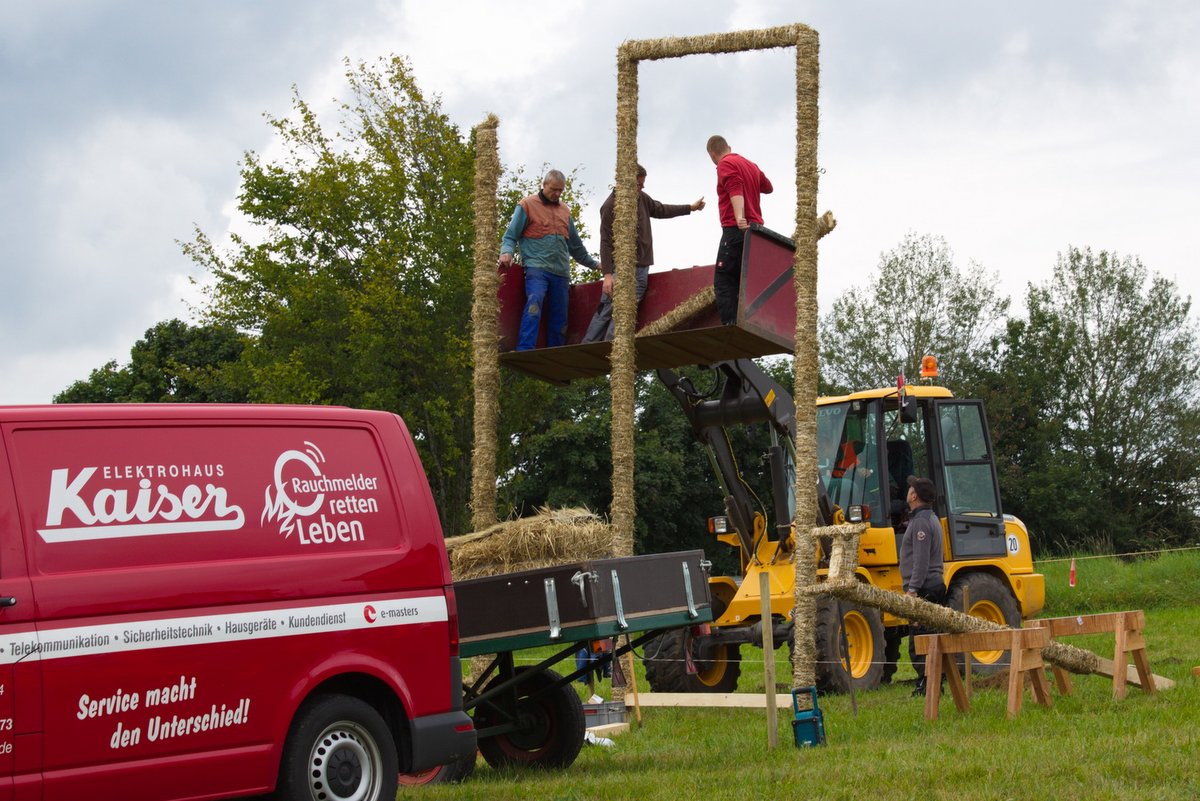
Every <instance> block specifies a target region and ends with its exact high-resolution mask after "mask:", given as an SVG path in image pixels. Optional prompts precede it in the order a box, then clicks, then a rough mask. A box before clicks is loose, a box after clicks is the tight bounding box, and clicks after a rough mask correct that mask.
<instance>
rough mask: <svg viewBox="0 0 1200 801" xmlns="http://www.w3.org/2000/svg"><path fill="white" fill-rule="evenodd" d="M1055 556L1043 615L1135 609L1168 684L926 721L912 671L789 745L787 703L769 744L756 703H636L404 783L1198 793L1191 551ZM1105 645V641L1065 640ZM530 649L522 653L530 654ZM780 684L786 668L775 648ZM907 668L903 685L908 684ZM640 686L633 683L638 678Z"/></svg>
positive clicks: (832, 707) (947, 713)
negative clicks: (1072, 560)
mask: <svg viewBox="0 0 1200 801" xmlns="http://www.w3.org/2000/svg"><path fill="white" fill-rule="evenodd" d="M1068 568H1069V564H1068V562H1066V561H1061V562H1046V563H1045V564H1043V565H1040V566H1039V569H1041V570H1042V572H1044V573H1045V574H1046V577H1047V609H1046V612H1045V615H1047V616H1049V615H1056V616H1057V615H1068V614H1079V613H1087V612H1103V611H1118V610H1121V609H1145V610H1146V617H1147V629H1146V636H1147V645H1148V652H1149V658H1150V666H1151V669H1152V670H1153V671H1154V672H1155V673H1157V674H1159V675H1162V676H1166V677H1168V678H1171V679H1174V680H1175V681H1176V682H1177V687H1176V688H1175V689H1173V690H1170V691H1166V692H1160V693H1158V694H1157V695H1154V696H1150V695H1146V694H1145V693H1143V692H1142V691H1141V690H1138V689H1136V688H1131V691H1130V693H1129V696H1128V697H1127V698H1126V699H1125V700H1123V701H1114V700H1113V699H1112V697H1111V683H1110V681H1109V680H1107V679H1104V678H1101V677H1099V676H1080V677H1075V682H1074V683H1075V692H1074V694H1073V695H1071V696H1067V697H1063V696H1059V695H1058V694H1057V692H1054V693H1053V706H1052V707H1051V708H1049V709H1045V708H1042V707H1039V706H1037V705H1036V704H1033V703H1032V700H1031V699H1030V698H1029V697H1028V695H1027V696H1026V700H1025V705H1024V708H1023V709H1022V711H1021V714H1020V715H1019V716H1018V717H1017V718H1016V719H1014V720H1009V719H1008V718H1007V716H1006V714H1005V705H1006V701H1007V695H1006V692H1005V691H1004V690H1003V689H986V688H984V689H977V691H976V692H975V694H974V695H973V696H972V699H971V710H970V711H969V712H968V713H967V714H965V715H962V714H959V713H958V712H957V711H956V710H955V708H954V704H953V702H952V701H951V700H950V699H949V697H948V695H947V697H944V698H943V700H942V706H941V717H940V719H939V720H937V721H932V722H931V721H926V720H925V719H924V717H923V715H922V701H921V699H918V698H912V697H910V693H911V690H912V685H911V679H912V677H913V673H912V669H911V667H910V666H909V665H908V664H907V663H905V664H902V665H901V668H900V672H899V673H898V674H897V677H896V678H897V680H898V681H897V683H895V684H892V685H889V686H885V687H883V688H881V689H879V690H877V691H873V692H869V693H860V694H859V695H858V697H857V701H858V712H857V714H855V713H854V712H853V711H852V709H851V704H850V699H849V698H848V697H846V696H823V697H822V698H821V701H820V703H821V708H822V711H823V713H824V716H825V724H826V730H827V735H828V744H827V745H826V746H824V747H820V748H814V749H798V748H796V747H795V746H794V745H793V740H792V732H791V711H790V710H780V720H779V727H778V728H779V741H780V746H779V748H777V749H776V750H774V751H769V750H768V749H767V739H766V717H765V713H764V712H763V711H762V710H728V709H723V710H705V709H658V708H654V709H645V710H643V722H642V724H641V725H640V726H638V725H637V724H635V725H634V727H633V730H632V731H631V732H630V733H628V734H623V735H620V736H619V737H617V738H616V740H615V745H614V746H613V747H610V748H605V747H600V746H591V745H585V746H584V750H583V752H582V753H581V754H580V756H579V759H578V760H577V761H576V763H575V764H574V765H573V766H572V767H571V768H569V769H567V770H565V771H562V772H538V771H531V772H511V771H495V770H493V769H491V768H490V767H488V766H487V764H486V763H484V762H483V761H482V760H480V761H479V763H478V766H477V768H476V771H475V774H474V775H473V776H472V777H471V778H470V779H468V780H467V781H466V782H465V783H463V784H460V785H444V786H430V787H424V788H415V789H410V790H407V791H405V792H404V793H402V794H401V797H402V798H413V797H417V796H419V797H421V798H423V799H489V801H491V799H539V801H553V800H556V799H572V800H573V799H579V800H580V801H582V800H583V799H606V800H607V799H626V798H629V799H656V801H657V799H681V800H683V801H710V800H712V801H715V800H717V799H735V798H736V799H755V798H761V799H783V798H805V799H854V801H862V800H863V799H921V800H922V801H925V800H926V799H955V800H956V801H966V800H968V799H969V800H970V801H1002V800H1007V799H1016V800H1018V801H1021V800H1023V799H1034V798H1049V799H1087V800H1088V801H1105V800H1106V799H1112V801H1118V800H1119V801H1138V800H1140V799H1156V801H1170V800H1171V799H1196V798H1200V679H1196V678H1194V677H1192V675H1191V670H1192V667H1193V666H1197V665H1200V636H1198V635H1197V626H1198V624H1200V554H1198V553H1197V552H1195V551H1192V552H1185V553H1177V554H1167V555H1164V556H1162V557H1160V558H1156V559H1142V560H1137V561H1132V562H1124V561H1120V560H1116V559H1111V558H1107V559H1091V558H1087V559H1084V558H1082V557H1081V558H1080V559H1079V560H1078V561H1077V567H1076V576H1077V581H1076V587H1074V588H1070V587H1068V582H1067V571H1068ZM1072 643H1073V644H1079V645H1082V646H1083V647H1090V648H1092V649H1093V650H1095V651H1097V652H1098V653H1100V654H1102V655H1106V654H1107V655H1108V656H1110V657H1111V651H1112V645H1113V644H1112V638H1111V637H1097V638H1085V639H1073V640H1072ZM761 655H762V652H761V651H760V650H758V649H752V648H744V649H743V658H744V659H746V660H747V661H746V663H745V664H744V666H743V675H742V680H741V683H740V685H739V690H740V691H743V692H753V691H756V690H757V691H761V690H762V675H763V671H762V667H761V661H758V660H760V659H761ZM530 656H532V655H530ZM776 662H777V666H778V667H777V669H778V672H779V676H780V678H781V680H783V681H787V680H788V678H789V677H790V670H789V668H788V664H787V660H786V655H785V654H784V653H783V651H782V649H781V650H780V651H778V652H777V660H776ZM905 679H908V680H909V681H905ZM641 686H642V687H643V688H644V687H645V685H644V684H642V685H641Z"/></svg>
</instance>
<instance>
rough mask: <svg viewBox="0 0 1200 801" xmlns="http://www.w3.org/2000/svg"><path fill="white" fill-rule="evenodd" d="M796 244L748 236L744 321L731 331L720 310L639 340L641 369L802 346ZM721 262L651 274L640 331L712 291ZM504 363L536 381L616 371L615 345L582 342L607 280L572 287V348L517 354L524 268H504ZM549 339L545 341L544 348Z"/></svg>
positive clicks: (765, 233) (764, 234)
mask: <svg viewBox="0 0 1200 801" xmlns="http://www.w3.org/2000/svg"><path fill="white" fill-rule="evenodd" d="M794 252H795V250H794V246H793V244H792V241H791V240H790V239H788V238H787V237H785V236H782V235H781V234H777V233H775V232H774V231H771V230H769V229H766V228H756V229H753V230H752V231H751V232H750V235H749V236H747V237H746V244H745V249H744V251H743V254H742V282H741V290H740V292H739V295H738V316H737V324H736V325H729V326H723V325H721V324H720V318H719V317H718V316H717V309H716V306H715V305H713V306H711V307H710V308H709V309H708V310H707V311H705V312H702V313H701V314H699V315H697V316H696V317H693V318H692V319H691V320H688V321H687V322H685V323H683V325H684V326H686V328H679V329H676V330H674V331H670V332H668V333H665V334H658V335H655V336H639V337H637V338H636V339H635V340H634V342H635V348H636V351H637V366H638V369H639V370H649V369H653V368H656V367H670V368H676V367H684V366H687V365H691V364H709V363H712V362H717V361H722V360H724V359H738V358H745V357H755V356H770V355H773V354H778V353H791V352H792V351H793V350H794V349H795V332H796V289H795V283H794V280H793V272H792V264H793V259H794ZM713 269H714V267H713V265H707V266H700V267H690V268H685V269H677V270H664V271H661V272H651V273H650V277H649V281H648V284H647V288H646V296H645V297H644V298H643V300H642V304H641V307H640V309H639V310H638V322H637V328H638V330H641V329H642V328H643V327H644V326H646V325H648V324H650V323H652V322H654V321H655V320H657V319H659V318H660V317H662V316H663V315H665V314H667V313H668V312H670V311H671V310H673V309H674V308H675V307H676V306H678V305H679V304H680V303H682V302H683V301H685V300H687V299H688V298H690V297H692V296H693V295H694V294H695V293H697V292H699V291H700V290H702V289H704V288H705V287H707V286H712V277H713ZM500 273H501V280H500V289H499V292H498V295H499V300H500V319H499V330H500V351H501V355H500V363H501V364H502V365H504V366H505V367H507V368H510V369H513V370H518V371H520V372H523V373H527V374H528V375H531V376H534V377H536V378H541V379H543V380H545V381H549V382H551V383H555V384H565V383H567V382H569V381H572V380H574V379H579V378H591V377H594V376H598V375H605V374H607V373H608V372H609V359H608V354H609V351H610V349H611V347H612V345H611V343H609V342H596V343H592V344H589V345H581V344H579V341H580V340H581V339H582V338H583V335H584V333H585V332H586V331H587V327H588V323H589V322H591V319H592V315H593V314H594V313H595V311H596V306H597V304H598V302H599V299H600V282H599V281H593V282H590V283H586V284H575V285H573V286H572V287H571V294H570V306H569V310H568V315H567V344H566V345H563V346H562V347H557V348H546V347H539V348H537V349H536V350H529V351H519V352H518V351H514V350H513V348H514V347H515V346H516V344H517V333H518V331H519V330H520V325H521V311H522V309H523V308H524V305H525V282H524V271H523V270H522V268H521V267H520V266H519V265H513V266H512V267H508V268H501V270H500ZM544 342H545V334H544V333H543V334H542V336H541V337H539V345H541V344H543V343H544Z"/></svg>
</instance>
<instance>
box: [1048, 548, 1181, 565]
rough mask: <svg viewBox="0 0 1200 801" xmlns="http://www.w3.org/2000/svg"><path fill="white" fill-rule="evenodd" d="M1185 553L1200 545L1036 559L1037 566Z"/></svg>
mask: <svg viewBox="0 0 1200 801" xmlns="http://www.w3.org/2000/svg"><path fill="white" fill-rule="evenodd" d="M1183 551H1200V545H1185V546H1182V547H1179V548H1160V549H1158V550H1156V551H1129V552H1127V553H1108V554H1103V553H1102V554H1094V555H1092V556H1064V557H1062V558H1061V559H1035V560H1034V564H1035V565H1051V564H1055V563H1057V562H1070V561H1071V560H1072V559H1075V560H1076V561H1079V562H1083V561H1086V560H1089V559H1128V558H1132V557H1134V556H1151V555H1158V554H1164V553H1180V552H1183Z"/></svg>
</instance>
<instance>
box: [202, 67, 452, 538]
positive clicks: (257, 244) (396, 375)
mask: <svg viewBox="0 0 1200 801" xmlns="http://www.w3.org/2000/svg"><path fill="white" fill-rule="evenodd" d="M346 78H347V81H348V85H349V89H350V95H351V99H350V100H349V101H348V102H343V103H341V104H340V106H339V114H338V119H337V121H336V123H335V124H334V125H333V130H327V128H326V126H325V125H323V124H322V122H321V121H320V120H319V119H318V115H317V113H316V111H315V110H314V109H313V108H312V107H311V106H310V105H309V104H308V102H306V101H305V100H304V99H302V98H301V97H300V95H299V93H298V92H295V93H294V99H293V114H292V115H290V116H288V117H268V121H269V124H270V125H271V126H272V127H273V128H274V129H275V133H276V138H277V142H278V143H279V144H280V145H281V146H282V150H283V153H282V155H281V156H279V157H278V158H277V159H273V160H267V159H265V158H263V157H262V156H259V155H258V154H255V153H247V154H246V156H245V160H244V163H243V166H242V170H241V192H240V195H239V209H240V211H241V212H242V213H243V214H244V215H245V216H246V217H247V218H248V219H249V220H250V221H251V223H253V225H254V227H255V235H254V237H253V241H251V238H242V237H234V238H233V242H232V245H231V247H230V248H229V249H228V250H227V252H222V251H221V250H219V249H218V248H217V247H216V246H215V245H214V243H213V242H212V241H211V240H210V239H209V238H208V237H207V236H206V235H205V234H204V233H203V232H200V231H198V232H197V234H196V237H195V239H194V240H193V241H192V242H190V243H187V244H186V245H185V246H184V250H185V252H186V253H188V254H189V255H190V256H191V257H192V258H193V259H194V260H195V261H197V262H198V263H199V264H201V265H202V266H204V267H205V268H206V269H208V271H209V272H210V273H211V275H212V276H213V278H214V279H215V280H214V284H213V286H212V288H211V292H210V297H209V300H210V303H209V306H208V309H207V312H208V315H209V317H210V318H211V319H212V320H213V321H215V322H218V323H221V324H225V325H231V326H235V327H237V328H238V329H239V330H243V331H248V332H251V333H252V334H254V335H255V336H254V338H253V340H252V341H251V343H250V345H249V346H248V347H247V348H246V350H245V352H244V353H243V356H242V358H241V360H240V362H239V365H238V369H237V370H236V371H231V374H232V373H236V374H237V376H238V377H239V379H240V381H241V382H242V385H243V387H244V388H245V391H246V392H247V394H248V396H249V398H250V399H251V400H253V401H263V402H290V403H335V404H345V405H350V406H358V407H364V408H379V409H388V410H392V411H396V412H398V413H400V414H401V415H402V416H403V417H404V418H405V420H406V422H407V423H408V425H409V427H410V429H411V431H412V432H413V436H414V438H415V440H416V443H417V448H418V450H419V451H420V455H421V458H422V461H423V463H424V465H425V468H426V472H427V474H428V477H429V481H430V484H431V487H432V489H433V494H434V498H435V501H436V503H437V505H438V508H439V510H440V511H441V514H442V522H443V525H444V526H445V528H446V530H447V532H448V533H457V532H461V531H463V530H464V529H465V527H466V525H467V523H468V520H469V516H468V514H467V506H468V499H469V481H470V444H469V443H470V441H471V422H470V421H471V413H470V408H471V403H470V331H469V322H468V321H469V319H470V313H469V312H470V298H471V274H472V259H471V243H472V236H473V230H472V207H471V198H472V179H473V149H472V144H471V142H470V140H469V137H464V136H463V135H462V133H461V132H460V131H459V129H458V128H457V127H456V126H455V125H453V124H452V123H451V122H450V120H449V119H448V118H447V117H446V115H445V114H443V113H442V111H441V103H440V99H438V98H436V97H432V98H431V97H427V96H426V95H425V94H424V93H423V92H422V91H421V90H420V88H419V87H418V86H417V83H416V80H415V78H414V76H413V74H412V69H411V67H410V66H409V64H408V62H407V61H406V60H405V59H403V58H399V57H394V58H391V59H384V60H380V61H379V62H377V63H375V64H366V63H359V64H356V65H353V66H352V65H351V64H350V63H349V62H347V72H346Z"/></svg>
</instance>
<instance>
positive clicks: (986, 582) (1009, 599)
mask: <svg viewBox="0 0 1200 801" xmlns="http://www.w3.org/2000/svg"><path fill="white" fill-rule="evenodd" d="M964 587H965V588H966V589H967V595H968V599H969V601H970V604H971V608H970V609H963V588H964ZM946 606H948V607H950V608H951V609H957V610H958V611H960V612H966V613H967V614H968V615H971V616H972V617H978V618H982V619H984V620H988V621H991V622H992V623H996V624H997V625H1000V626H1008V627H1009V628H1013V629H1019V628H1020V627H1021V608H1020V606H1018V605H1017V599H1016V597H1015V596H1014V595H1013V594H1012V591H1011V590H1009V588H1008V587H1006V586H1005V585H1004V582H1003V581H1001V580H1000V579H998V578H996V577H995V576H993V575H992V574H991V573H981V572H978V571H976V572H973V573H967V574H966V575H963V574H962V573H960V574H958V575H957V576H955V577H954V580H953V581H952V582H951V583H950V591H949V592H948V593H946ZM1007 665H1008V651H1001V650H994V651H972V652H971V671H972V672H974V673H977V674H979V675H981V676H991V675H993V674H995V673H998V672H999V671H1000V670H1001V669H1002V668H1004V667H1005V666H1007Z"/></svg>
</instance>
